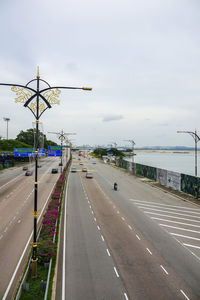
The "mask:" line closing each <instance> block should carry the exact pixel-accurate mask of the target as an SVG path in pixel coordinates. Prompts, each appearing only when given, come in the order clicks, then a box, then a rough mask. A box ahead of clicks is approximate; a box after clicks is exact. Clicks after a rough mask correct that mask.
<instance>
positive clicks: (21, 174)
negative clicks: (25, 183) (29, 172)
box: [0, 174, 24, 190]
mask: <svg viewBox="0 0 200 300" xmlns="http://www.w3.org/2000/svg"><path fill="white" fill-rule="evenodd" d="M23 175H24V174H20V175H18V176H17V177H15V178H13V179H12V180H10V181H8V182H7V183H5V184H4V185H2V186H1V187H0V190H1V189H2V188H3V187H4V186H6V185H8V184H9V183H11V182H12V181H14V180H16V179H17V178H18V177H22V176H23Z"/></svg>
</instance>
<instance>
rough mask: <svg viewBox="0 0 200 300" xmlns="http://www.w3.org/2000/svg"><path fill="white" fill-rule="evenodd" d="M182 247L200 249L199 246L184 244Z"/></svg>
mask: <svg viewBox="0 0 200 300" xmlns="http://www.w3.org/2000/svg"><path fill="white" fill-rule="evenodd" d="M183 245H184V246H187V247H191V248H195V249H200V247H199V246H195V245H191V244H185V243H183Z"/></svg>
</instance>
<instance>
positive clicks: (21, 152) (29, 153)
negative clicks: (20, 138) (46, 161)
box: [14, 148, 46, 157]
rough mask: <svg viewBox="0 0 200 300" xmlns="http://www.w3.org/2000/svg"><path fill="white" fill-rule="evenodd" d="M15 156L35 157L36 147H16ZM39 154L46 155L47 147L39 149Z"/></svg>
mask: <svg viewBox="0 0 200 300" xmlns="http://www.w3.org/2000/svg"><path fill="white" fill-rule="evenodd" d="M14 156H15V157H35V148H14ZM38 156H40V157H41V156H42V157H44V156H46V150H45V148H39V149H38Z"/></svg>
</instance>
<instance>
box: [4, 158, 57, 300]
mask: <svg viewBox="0 0 200 300" xmlns="http://www.w3.org/2000/svg"><path fill="white" fill-rule="evenodd" d="M39 164H40V165H41V168H38V179H39V180H38V220H39V218H40V215H41V214H42V211H43V208H44V206H45V204H46V201H47V199H48V197H49V196H50V194H51V191H52V189H53V187H54V185H55V182H56V180H57V178H58V176H59V174H51V169H52V168H54V167H58V164H59V160H58V159H57V158H46V159H43V160H41V162H40V163H39ZM27 166H28V168H29V170H33V169H34V165H30V164H28V165H27ZM33 199H34V172H33V175H32V176H25V171H22V167H18V168H11V169H7V170H4V171H2V172H0V270H1V271H0V299H12V296H13V293H14V291H15V289H16V286H17V283H18V280H19V277H20V276H21V273H22V270H23V267H24V265H25V263H26V262H27V254H28V252H29V250H30V248H31V243H32V238H31V234H32V230H33V209H34V206H33V202H34V200H33Z"/></svg>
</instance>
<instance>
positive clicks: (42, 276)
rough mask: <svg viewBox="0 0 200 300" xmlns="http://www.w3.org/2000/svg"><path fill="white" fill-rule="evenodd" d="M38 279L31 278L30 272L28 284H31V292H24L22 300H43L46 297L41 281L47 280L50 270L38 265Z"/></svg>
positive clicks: (29, 273)
mask: <svg viewBox="0 0 200 300" xmlns="http://www.w3.org/2000/svg"><path fill="white" fill-rule="evenodd" d="M37 270H38V273H37V275H38V276H37V278H36V279H32V278H31V270H29V272H28V276H27V279H26V283H28V284H29V291H25V290H23V291H22V294H21V296H20V300H43V299H44V295H45V289H44V290H41V281H42V280H43V281H46V280H47V274H48V268H47V269H45V267H44V266H42V265H40V264H37Z"/></svg>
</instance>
